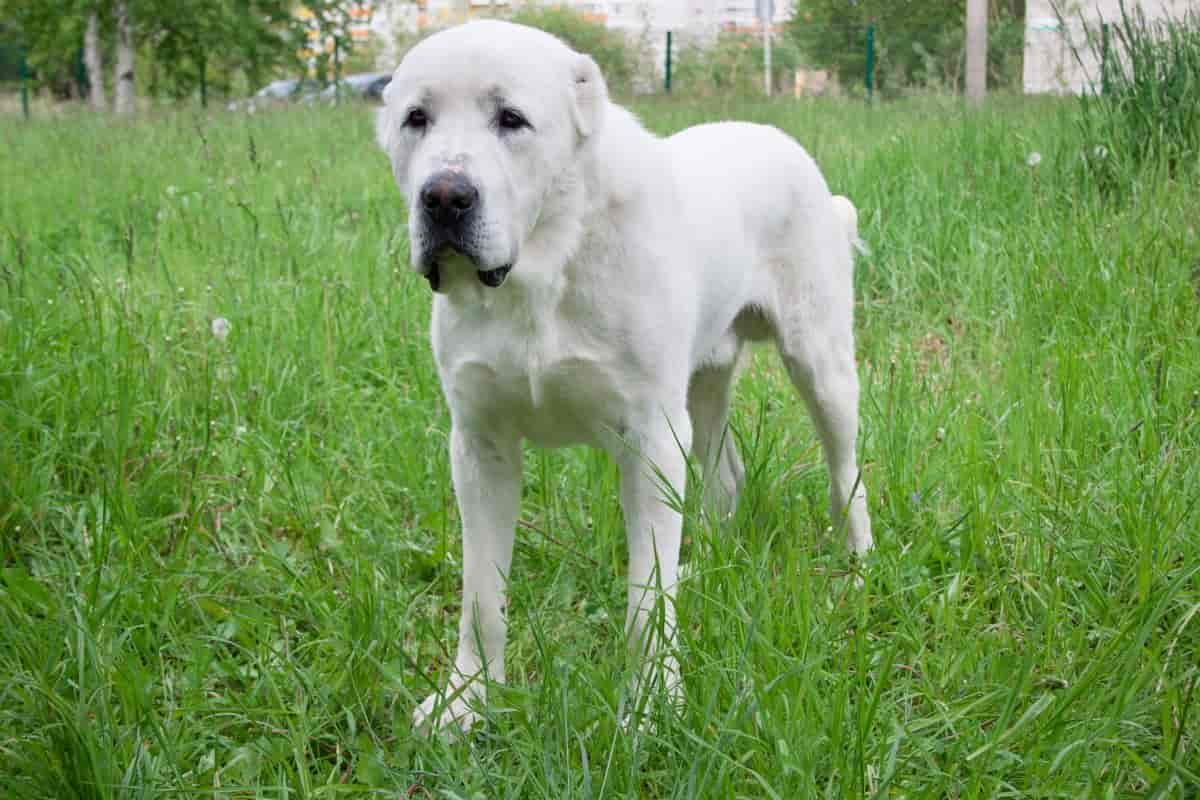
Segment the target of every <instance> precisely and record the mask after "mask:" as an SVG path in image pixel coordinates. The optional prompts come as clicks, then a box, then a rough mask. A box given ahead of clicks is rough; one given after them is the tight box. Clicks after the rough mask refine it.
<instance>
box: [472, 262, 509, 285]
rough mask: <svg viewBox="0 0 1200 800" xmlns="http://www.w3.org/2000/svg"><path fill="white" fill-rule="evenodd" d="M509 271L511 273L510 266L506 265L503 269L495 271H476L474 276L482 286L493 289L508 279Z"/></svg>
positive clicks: (497, 268)
mask: <svg viewBox="0 0 1200 800" xmlns="http://www.w3.org/2000/svg"><path fill="white" fill-rule="evenodd" d="M510 271H512V264H506V265H505V266H503V267H496V268H495V269H481V270H476V271H475V275H476V276H477V277H478V278H479V282H480V283H482V284H483V285H484V286H490V287H491V288H493V289H495V288H496V287H497V286H499V285H500V284H502V283H504V279H505V278H507V277H508V273H509V272H510Z"/></svg>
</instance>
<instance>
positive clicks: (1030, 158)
mask: <svg viewBox="0 0 1200 800" xmlns="http://www.w3.org/2000/svg"><path fill="white" fill-rule="evenodd" d="M1040 163H1042V154H1041V153H1039V152H1038V151H1037V150H1034V151H1033V152H1032V153H1030V154H1029V155H1027V156H1026V157H1025V166H1027V167H1036V166H1037V165H1038V164H1040Z"/></svg>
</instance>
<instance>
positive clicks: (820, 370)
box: [779, 318, 871, 553]
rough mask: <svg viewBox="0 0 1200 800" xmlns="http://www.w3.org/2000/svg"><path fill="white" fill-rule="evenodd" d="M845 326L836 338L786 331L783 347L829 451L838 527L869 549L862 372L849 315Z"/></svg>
mask: <svg viewBox="0 0 1200 800" xmlns="http://www.w3.org/2000/svg"><path fill="white" fill-rule="evenodd" d="M845 328H846V330H844V331H839V333H840V334H841V335H839V336H833V337H826V336H822V335H816V336H814V335H813V334H812V333H811V332H809V333H808V335H802V334H799V333H795V334H791V335H789V333H788V332H787V331H780V341H779V352H780V355H781V356H782V357H783V363H784V365H785V366H786V367H787V371H788V374H789V375H790V376H791V379H792V383H793V384H794V385H795V386H796V389H797V390H798V391H799V392H800V396H801V397H802V398H803V399H804V403H805V405H806V406H807V407H808V411H809V414H810V415H811V416H812V419H813V424H814V425H815V426H816V429H817V435H818V436H819V437H820V439H821V444H822V446H823V449H824V451H825V462H826V464H828V466H829V481H830V487H829V501H830V505H831V510H830V514H831V517H832V519H833V527H834V530H835V531H838V530H841V529H842V526H843V525H845V526H846V544H847V546H848V547H850V549H852V550H853V551H854V552H856V553H865V552H866V551H867V550H870V549H871V520H870V517H869V516H868V515H867V492H866V488H865V487H864V486H863V482H862V475H861V473H860V471H859V468H858V462H857V457H856V455H855V446H856V440H857V437H858V372H857V370H856V368H855V364H854V344H853V338H852V336H853V334H852V332H851V331H850V321H849V319H848V318H847V319H846V325H845Z"/></svg>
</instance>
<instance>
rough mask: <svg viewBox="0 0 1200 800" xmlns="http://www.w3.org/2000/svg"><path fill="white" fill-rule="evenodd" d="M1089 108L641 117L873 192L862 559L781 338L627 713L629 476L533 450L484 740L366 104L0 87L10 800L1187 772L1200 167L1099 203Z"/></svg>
mask: <svg viewBox="0 0 1200 800" xmlns="http://www.w3.org/2000/svg"><path fill="white" fill-rule="evenodd" d="M1072 109H1073V106H1064V105H1056V104H1027V103H1021V102H1019V101H1016V100H1011V101H1000V102H998V103H997V104H996V105H995V106H994V107H993V108H992V109H990V110H988V111H984V112H978V113H968V112H965V111H963V110H962V109H961V108H960V107H958V106H957V105H954V104H942V103H939V102H937V101H930V100H925V101H911V102H906V103H900V104H896V105H891V106H886V107H880V108H875V109H868V108H863V107H858V106H851V105H836V104H803V105H797V104H792V103H779V104H775V105H736V106H730V105H725V106H722V105H719V104H714V105H710V106H708V107H705V106H702V105H699V104H688V103H666V102H658V103H654V104H649V105H645V106H643V107H642V108H641V109H640V110H641V112H642V116H643V118H644V119H645V121H646V122H647V124H649V125H650V126H651V127H652V128H654V129H655V130H658V131H661V132H669V131H673V130H676V129H678V128H680V127H683V126H684V125H686V124H689V123H692V122H696V121H701V120H708V119H713V118H721V117H740V118H745V119H755V120H760V121H770V122H773V123H775V124H778V125H779V126H781V127H783V128H784V129H786V130H788V131H789V132H791V133H792V134H794V135H795V136H796V137H797V138H798V139H800V141H801V142H802V143H804V144H805V145H806V146H807V147H808V148H809V149H810V151H812V152H813V153H814V155H815V156H816V157H817V159H818V161H819V162H820V163H821V164H822V166H823V168H824V170H825V172H826V175H827V177H828V179H829V182H830V184H831V187H832V188H833V189H834V190H835V191H837V192H841V193H845V194H848V195H850V196H851V197H852V198H853V199H854V201H855V202H856V203H857V204H858V206H859V208H860V211H861V215H862V232H863V236H864V238H865V239H866V240H867V242H868V244H869V245H870V247H871V251H872V252H871V254H870V255H869V256H867V257H863V258H860V259H859V262H858V268H857V269H858V283H857V286H858V290H857V293H858V299H859V306H858V318H857V324H858V352H859V365H860V375H861V377H862V381H863V389H864V401H863V438H862V443H861V444H862V450H863V453H864V458H865V479H866V481H867V484H868V486H869V488H870V490H871V493H872V494H871V511H872V514H873V517H874V521H875V531H876V538H877V543H878V548H877V550H876V551H875V552H874V553H873V554H872V555H871V556H870V557H869V558H868V559H867V561H866V563H865V565H863V568H862V571H861V575H862V579H863V585H862V586H861V587H856V586H855V583H854V581H853V580H851V579H848V578H847V577H846V571H847V569H848V568H850V567H853V566H854V565H852V564H851V562H850V560H849V558H848V557H847V555H846V553H845V551H844V549H843V548H842V546H841V544H840V543H838V542H835V541H833V539H832V537H830V536H829V535H828V534H827V533H826V526H827V525H828V510H827V508H826V505H825V503H826V501H825V497H826V477H825V472H824V468H823V466H822V462H821V459H820V453H819V451H818V449H817V447H816V445H815V442H814V437H813V433H812V429H811V426H810V424H809V422H808V420H807V419H806V417H805V415H804V413H803V410H802V408H801V407H800V404H799V402H798V400H797V399H796V398H795V396H794V394H793V392H792V391H791V389H790V386H789V385H788V383H787V380H786V377H785V376H784V374H783V373H782V371H781V369H780V367H779V365H778V364H777V362H776V360H775V358H774V356H773V355H770V354H769V353H767V352H763V353H761V354H760V355H758V356H757V357H756V358H755V359H754V361H753V362H752V364H751V366H750V368H749V369H748V370H747V371H746V373H745V374H744V376H743V377H742V379H741V382H740V385H739V394H738V400H737V407H736V411H735V415H734V426H735V430H736V434H737V436H738V437H739V439H740V440H741V442H742V449H743V453H744V455H745V458H746V462H747V469H748V482H747V486H746V489H745V493H744V495H743V499H742V504H741V507H740V509H739V512H738V514H737V517H736V519H734V520H733V521H732V522H730V523H727V524H712V523H709V522H706V521H705V520H704V518H703V517H702V515H700V514H698V513H691V514H689V517H688V520H687V523H686V528H685V535H686V536H687V544H686V545H685V550H686V551H688V552H698V551H703V552H704V554H705V557H704V559H703V560H698V561H697V563H696V566H695V570H694V574H693V575H692V577H691V578H689V580H688V581H687V582H686V583H685V584H684V586H683V587H682V591H681V595H680V600H679V605H680V608H679V615H680V622H681V629H682V630H681V636H682V641H681V648H682V653H681V661H682V663H683V665H684V668H683V670H684V681H685V691H686V695H687V701H688V702H687V706H686V708H685V709H684V710H683V711H682V712H681V713H680V714H679V715H676V716H672V715H670V714H666V713H664V714H663V715H662V716H661V718H660V719H659V720H658V723H657V725H656V726H655V727H654V728H653V729H652V730H647V731H643V732H641V733H639V734H636V735H631V734H626V733H624V732H623V731H622V728H621V726H620V724H619V721H618V711H617V709H618V706H619V705H620V704H621V702H622V693H623V692H624V690H625V688H626V686H627V680H628V677H629V676H628V673H627V670H626V664H625V659H624V651H623V646H622V637H621V622H622V620H623V618H624V617H623V615H624V608H623V603H624V598H625V592H624V577H623V576H624V571H625V558H624V536H623V533H622V529H621V519H620V512H619V507H618V502H617V480H616V472H615V469H614V467H613V466H612V465H611V464H610V463H609V462H608V461H607V460H606V458H604V457H603V456H601V455H599V454H597V453H593V452H588V451H583V450H578V451H560V452H540V451H533V452H531V454H530V456H529V457H527V459H526V470H527V475H526V480H525V496H524V505H523V518H522V525H521V530H520V531H519V535H518V543H517V549H516V556H515V561H514V566H513V574H514V580H513V583H512V602H511V607H510V608H511V611H510V617H511V619H512V621H513V624H512V626H511V630H510V644H509V650H508V653H509V667H508V669H509V675H510V680H511V685H510V686H509V687H508V688H506V689H503V690H500V691H498V692H497V693H495V695H494V698H495V706H494V708H493V712H494V713H493V715H492V717H491V719H490V720H489V721H488V724H487V725H486V726H485V727H484V728H483V729H482V730H480V731H478V733H477V734H476V735H474V736H472V737H471V738H470V739H468V740H466V741H460V742H448V741H440V740H435V741H425V740H421V739H417V738H415V737H414V736H413V734H412V732H411V730H410V727H409V718H410V714H411V712H412V709H413V706H414V704H415V702H417V701H418V700H419V699H420V698H421V697H423V696H424V695H425V694H427V693H428V692H429V691H430V690H431V688H432V687H433V686H435V685H436V684H437V683H438V682H439V681H440V680H441V677H442V673H443V671H444V670H445V669H446V668H447V666H448V663H449V660H450V657H449V655H448V650H449V649H450V648H452V646H453V640H452V636H453V634H454V627H455V623H456V620H457V603H458V599H457V597H458V589H459V575H458V569H459V567H458V564H459V552H458V550H459V535H458V520H457V512H456V510H455V507H454V502H453V496H452V492H451V489H450V478H449V473H448V467H447V457H446V452H445V451H446V438H447V427H448V419H447V414H446V411H445V407H444V405H443V403H442V401H441V397H440V393H439V387H438V383H437V380H436V376H435V373H434V370H433V364H432V360H431V356H430V354H429V348H428V343H427V339H426V327H427V322H428V312H429V293H428V290H427V287H426V285H425V283H424V281H423V280H421V279H420V278H417V277H415V276H414V275H412V274H411V273H410V272H409V271H408V269H407V262H406V259H407V242H406V241H405V234H404V224H403V209H402V204H401V199H400V197H399V196H398V194H397V192H396V190H395V188H394V186H393V185H392V184H391V181H390V176H389V173H388V169H387V167H386V164H385V159H384V157H383V156H382V154H381V153H379V152H377V151H376V150H375V148H374V146H373V143H372V130H371V123H370V120H369V118H368V116H367V114H366V112H365V111H363V110H361V109H352V110H346V109H342V110H337V111H331V110H320V109H303V110H288V111H279V112H272V113H264V112H261V111H260V112H259V113H257V114H254V115H244V114H242V115H234V114H228V113H225V112H220V113H213V114H207V115H206V114H201V113H199V112H191V113H177V114H174V115H170V116H165V117H161V118H156V119H149V120H143V121H139V122H134V123H123V122H117V121H96V120H94V119H91V118H88V117H80V118H67V119H60V120H50V121H46V120H43V121H36V120H35V121H34V122H33V123H31V124H20V123H19V121H17V120H15V119H13V118H8V119H5V120H4V122H3V125H2V126H0V186H2V187H3V190H2V191H0V277H2V278H3V280H2V281H0V570H2V571H0V796H3V797H5V798H34V797H39V798H40V797H45V798H125V797H160V796H170V797H175V796H194V795H201V796H214V797H265V798H281V797H301V798H304V797H331V796H346V797H357V796H367V795H371V796H378V797H401V798H403V797H415V798H425V797H437V798H476V797H480V798H502V797H521V798H540V797H553V798H592V797H628V798H642V797H649V798H655V797H664V798H665V797H674V798H700V797H705V798H709V797H711V798H731V797H754V798H758V797H774V798H785V799H790V798H804V797H815V796H821V797H828V798H840V797H857V796H868V795H869V796H881V797H971V798H993V797H1017V796H1030V797H1133V796H1139V797H1140V796H1146V795H1151V796H1155V797H1176V798H1185V797H1187V798H1193V797H1196V796H1197V794H1198V793H1200V755H1198V752H1200V710H1198V709H1196V708H1194V706H1195V705H1196V704H1197V702H1198V701H1197V700H1196V698H1195V689H1196V684H1197V682H1198V678H1200V668H1198V664H1200V574H1198V571H1200V536H1198V534H1197V528H1198V527H1200V509H1198V503H1200V236H1198V233H1197V221H1198V220H1200V192H1198V189H1200V180H1198V179H1197V176H1196V174H1195V173H1183V174H1180V175H1178V176H1177V177H1175V178H1168V177H1166V176H1165V175H1164V174H1160V173H1156V172H1154V171H1153V170H1151V171H1150V172H1148V173H1144V174H1140V175H1139V176H1137V177H1136V179H1135V180H1134V181H1133V182H1132V183H1131V184H1130V185H1129V189H1128V191H1126V192H1124V193H1120V194H1114V193H1111V192H1102V191H1100V190H1099V189H1097V188H1096V187H1095V186H1094V185H1093V184H1092V182H1091V181H1090V180H1089V178H1088V173H1087V171H1086V170H1085V169H1084V168H1083V163H1084V159H1085V158H1086V157H1098V156H1095V155H1094V153H1095V149H1094V148H1095V146H1096V145H1097V144H1099V143H1096V142H1090V141H1085V140H1084V139H1083V138H1082V137H1081V135H1080V134H1079V133H1078V128H1077V126H1076V125H1075V123H1074V121H1073V119H1072V117H1071V113H1072ZM1035 152H1036V153H1038V154H1039V155H1040V163H1037V164H1036V165H1034V166H1031V165H1030V163H1031V161H1036V160H1037V159H1031V153H1035ZM1089 154H1092V155H1089ZM1119 155H1120V154H1118V153H1113V154H1110V156H1109V157H1114V158H1116V157H1119ZM217 319H224V320H227V321H228V323H229V330H228V334H227V336H224V337H221V336H217V335H215V334H214V327H213V323H214V320H217ZM220 329H221V324H220V323H218V324H217V330H218V331H220ZM686 554H687V553H685V555H686ZM855 568H857V567H855Z"/></svg>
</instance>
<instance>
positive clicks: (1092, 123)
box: [1074, 2, 1200, 188]
mask: <svg viewBox="0 0 1200 800" xmlns="http://www.w3.org/2000/svg"><path fill="white" fill-rule="evenodd" d="M1074 53H1075V57H1076V59H1077V60H1078V61H1079V63H1081V64H1088V65H1095V64H1098V65H1100V67H1099V70H1100V74H1099V76H1098V77H1099V86H1095V87H1092V88H1093V89H1099V90H1100V92H1099V93H1095V92H1084V93H1083V95H1082V96H1081V97H1080V99H1079V102H1080V107H1081V114H1080V116H1079V120H1080V124H1081V127H1082V133H1083V136H1084V138H1085V140H1086V141H1087V142H1088V143H1089V145H1090V146H1089V148H1088V149H1087V150H1085V152H1084V154H1083V165H1084V167H1085V169H1086V171H1087V173H1088V174H1089V175H1091V176H1092V177H1094V178H1095V179H1096V180H1098V181H1099V182H1100V183H1101V184H1102V185H1104V186H1106V187H1108V188H1117V187H1122V186H1128V185H1129V180H1130V177H1131V176H1132V175H1133V174H1135V173H1136V172H1137V171H1139V170H1142V169H1145V168H1147V167H1150V168H1157V167H1162V168H1164V169H1165V170H1166V172H1167V174H1168V175H1171V176H1175V175H1177V174H1178V173H1180V172H1181V171H1182V170H1191V169H1193V168H1194V167H1195V165H1196V163H1197V161H1198V160H1200V15H1198V14H1197V13H1196V12H1194V11H1188V12H1186V13H1185V15H1184V16H1183V17H1180V18H1174V19H1172V18H1167V19H1161V20H1157V21H1149V20H1147V18H1146V16H1145V13H1144V12H1143V11H1142V10H1141V9H1140V8H1136V9H1133V10H1130V9H1128V8H1127V7H1126V5H1125V3H1124V2H1122V3H1121V17H1120V19H1119V20H1114V21H1111V22H1110V23H1109V24H1107V25H1105V26H1103V27H1099V28H1098V27H1095V26H1085V41H1084V42H1083V43H1080V44H1078V45H1076V46H1075V47H1074Z"/></svg>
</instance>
